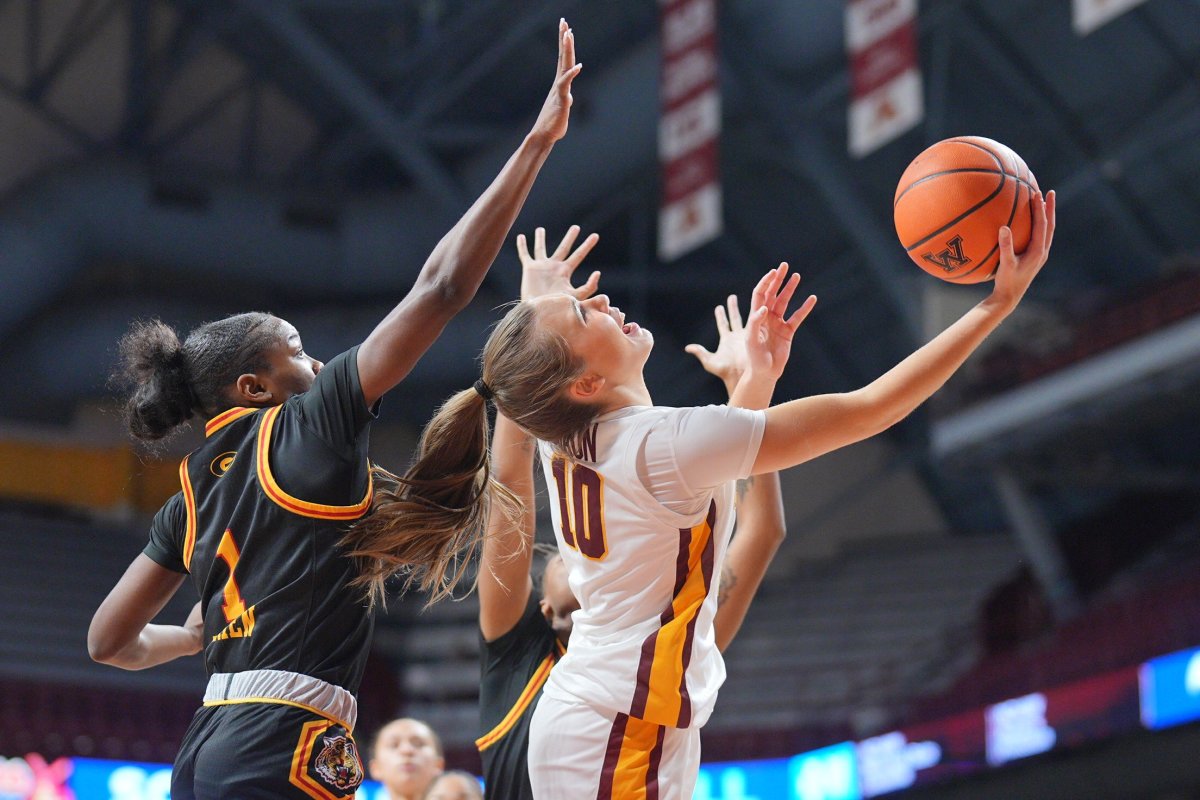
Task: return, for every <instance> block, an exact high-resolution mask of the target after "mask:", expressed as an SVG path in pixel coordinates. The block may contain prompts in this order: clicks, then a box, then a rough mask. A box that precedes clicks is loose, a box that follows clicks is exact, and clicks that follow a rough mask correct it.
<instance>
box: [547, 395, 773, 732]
mask: <svg viewBox="0 0 1200 800" xmlns="http://www.w3.org/2000/svg"><path fill="white" fill-rule="evenodd" d="M765 425H766V415H765V413H764V412H761V411H748V410H746V409H740V408H730V407H727V406H705V407H699V408H660V407H647V406H634V407H629V408H624V409H621V410H619V411H615V412H612V413H609V414H606V415H604V416H602V417H600V418H599V420H598V421H597V422H596V423H594V424H593V425H592V426H591V428H590V429H589V430H588V432H587V434H586V435H585V436H584V437H583V438H582V439H581V440H580V441H579V442H578V443H577V445H576V446H575V448H574V450H575V452H571V453H567V454H563V453H561V452H559V451H558V450H557V449H556V448H554V447H553V446H551V445H549V444H547V443H545V442H542V443H540V445H539V450H540V454H541V457H542V467H543V470H544V474H545V476H546V482H547V485H548V491H549V502H550V513H551V516H552V518H553V520H554V535H555V538H556V539H557V540H558V549H559V552H560V553H561V554H562V556H563V560H564V562H565V563H566V566H567V570H568V581H569V583H570V586H571V591H572V592H573V593H574V594H575V597H576V598H577V599H578V600H579V604H580V608H579V610H578V611H576V612H575V613H574V615H573V616H572V622H573V628H572V632H571V641H570V645H569V646H568V648H567V654H566V656H564V657H563V659H562V660H561V661H560V662H559V663H558V665H557V666H555V668H554V670H553V671H552V672H551V673H550V679H549V681H548V682H547V684H546V689H545V692H546V694H547V695H552V696H558V697H560V698H562V699H570V698H574V699H577V700H582V701H584V702H587V703H589V704H592V705H594V706H597V707H599V708H602V709H607V710H611V711H615V712H619V713H623V714H628V715H629V716H630V717H635V718H638V719H643V720H646V721H647V722H652V723H655V724H658V725H666V726H671V727H678V728H686V727H690V726H697V727H698V726H700V725H703V724H704V723H705V721H707V719H708V716H709V714H710V713H711V712H712V707H713V704H714V703H715V702H716V696H717V689H718V688H720V686H721V684H722V683H723V682H724V680H725V664H724V661H723V660H722V658H721V653H720V651H719V650H717V645H716V641H715V639H714V636H713V617H714V615H715V614H716V610H717V592H716V585H717V576H719V575H720V571H721V563H722V561H723V559H724V557H725V549H726V546H727V545H728V543H729V537H730V535H731V533H732V531H733V517H734V508H733V501H734V495H735V492H734V484H733V481H734V480H736V479H738V478H744V477H746V476H748V475H749V474H750V470H751V467H752V466H753V464H754V459H755V457H756V456H757V455H758V448H759V444H760V442H761V441H762V434H763V429H764V427H765Z"/></svg>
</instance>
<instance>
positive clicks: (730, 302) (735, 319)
mask: <svg viewBox="0 0 1200 800" xmlns="http://www.w3.org/2000/svg"><path fill="white" fill-rule="evenodd" d="M725 304H726V305H727V306H728V307H729V329H730V330H731V331H740V330H741V329H742V312H741V310H740V309H739V308H738V299H737V295H736V294H731V295H729V298H728V299H727V300H726V301H725Z"/></svg>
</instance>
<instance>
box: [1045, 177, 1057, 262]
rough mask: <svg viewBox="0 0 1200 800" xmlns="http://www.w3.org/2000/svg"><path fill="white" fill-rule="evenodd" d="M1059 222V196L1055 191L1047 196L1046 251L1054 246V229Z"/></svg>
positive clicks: (1051, 191)
mask: <svg viewBox="0 0 1200 800" xmlns="http://www.w3.org/2000/svg"><path fill="white" fill-rule="evenodd" d="M1057 222H1058V195H1057V194H1056V193H1055V191H1054V190H1053V189H1051V190H1050V193H1049V194H1047V195H1046V250H1049V249H1050V245H1052V244H1054V227H1055V225H1056V224H1057Z"/></svg>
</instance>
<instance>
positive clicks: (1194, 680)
mask: <svg viewBox="0 0 1200 800" xmlns="http://www.w3.org/2000/svg"><path fill="white" fill-rule="evenodd" d="M1139 683H1140V691H1141V699H1142V724H1144V725H1145V726H1146V727H1147V728H1150V729H1151V730H1156V729H1158V728H1167V727H1170V726H1172V725H1181V724H1183V723H1184V722H1190V721H1192V720H1194V719H1200V648H1195V649H1192V650H1181V651H1180V652H1178V653H1171V654H1170V655H1167V656H1161V657H1159V658H1155V659H1152V660H1150V661H1147V662H1146V663H1145V664H1142V667H1141V671H1140V673H1139Z"/></svg>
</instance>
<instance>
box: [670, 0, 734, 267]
mask: <svg viewBox="0 0 1200 800" xmlns="http://www.w3.org/2000/svg"><path fill="white" fill-rule="evenodd" d="M659 8H660V10H661V15H662V17H661V24H662V32H661V36H662V54H663V55H662V92H661V94H662V117H661V119H660V121H659V127H658V159H659V164H660V166H661V171H662V198H661V201H660V204H659V210H658V257H659V258H660V259H661V260H663V261H672V260H674V259H676V258H678V257H679V256H681V255H683V254H685V253H687V252H689V251H691V250H694V249H695V248H697V247H699V246H700V245H702V244H705V243H706V242H709V241H712V240H713V239H715V238H716V237H717V236H719V235H720V234H721V227H722V224H721V178H720V173H719V170H718V160H717V159H718V147H717V145H718V140H719V138H720V135H721V95H720V87H719V84H718V82H717V4H716V0H659Z"/></svg>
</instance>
